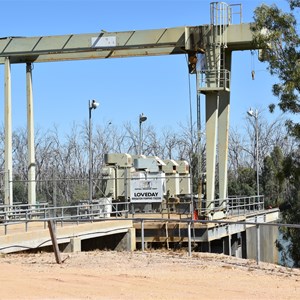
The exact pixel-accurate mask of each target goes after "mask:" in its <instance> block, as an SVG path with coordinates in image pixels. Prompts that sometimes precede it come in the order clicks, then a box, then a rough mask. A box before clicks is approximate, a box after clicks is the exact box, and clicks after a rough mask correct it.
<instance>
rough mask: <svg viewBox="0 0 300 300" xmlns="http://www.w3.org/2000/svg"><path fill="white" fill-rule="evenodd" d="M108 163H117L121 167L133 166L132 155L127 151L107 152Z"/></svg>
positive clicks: (105, 156) (105, 157) (106, 159)
mask: <svg viewBox="0 0 300 300" xmlns="http://www.w3.org/2000/svg"><path fill="white" fill-rule="evenodd" d="M104 162H105V164H106V165H116V166H118V167H121V168H126V167H131V166H132V157H131V155H130V154H127V153H106V154H104Z"/></svg>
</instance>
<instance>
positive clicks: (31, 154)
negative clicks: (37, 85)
mask: <svg viewBox="0 0 300 300" xmlns="http://www.w3.org/2000/svg"><path fill="white" fill-rule="evenodd" d="M26 85H27V142H28V162H27V163H28V204H31V205H34V204H36V182H35V166H36V164H35V150H34V115H33V95H32V67H31V63H27V64H26Z"/></svg>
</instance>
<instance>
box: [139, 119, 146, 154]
mask: <svg viewBox="0 0 300 300" xmlns="http://www.w3.org/2000/svg"><path fill="white" fill-rule="evenodd" d="M146 120H147V117H146V116H145V115H144V114H143V113H142V114H141V115H140V117H139V154H140V155H141V154H142V152H143V149H142V148H143V147H142V140H143V131H142V123H143V122H145V121H146Z"/></svg>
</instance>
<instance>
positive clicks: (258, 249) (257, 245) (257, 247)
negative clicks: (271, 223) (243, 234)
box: [256, 224, 260, 264]
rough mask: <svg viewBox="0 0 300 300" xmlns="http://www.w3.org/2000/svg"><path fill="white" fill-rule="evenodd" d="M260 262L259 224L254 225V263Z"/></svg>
mask: <svg viewBox="0 0 300 300" xmlns="http://www.w3.org/2000/svg"><path fill="white" fill-rule="evenodd" d="M259 262H260V228H259V224H256V263H257V264H259Z"/></svg>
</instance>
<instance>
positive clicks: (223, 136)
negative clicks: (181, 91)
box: [218, 52, 231, 208]
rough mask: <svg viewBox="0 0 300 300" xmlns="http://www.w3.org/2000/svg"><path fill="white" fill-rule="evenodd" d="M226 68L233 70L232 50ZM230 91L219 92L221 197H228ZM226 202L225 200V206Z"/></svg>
mask: <svg viewBox="0 0 300 300" xmlns="http://www.w3.org/2000/svg"><path fill="white" fill-rule="evenodd" d="M225 62H226V69H227V70H229V71H231V52H227V53H226V58H225ZM229 113H230V92H228V91H222V92H220V93H219V122H218V153H219V161H218V162H219V198H220V199H226V198H227V197H228V187H227V169H228V140H229V136H228V133H229ZM225 205H226V203H225V202H223V208H226V207H225Z"/></svg>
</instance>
